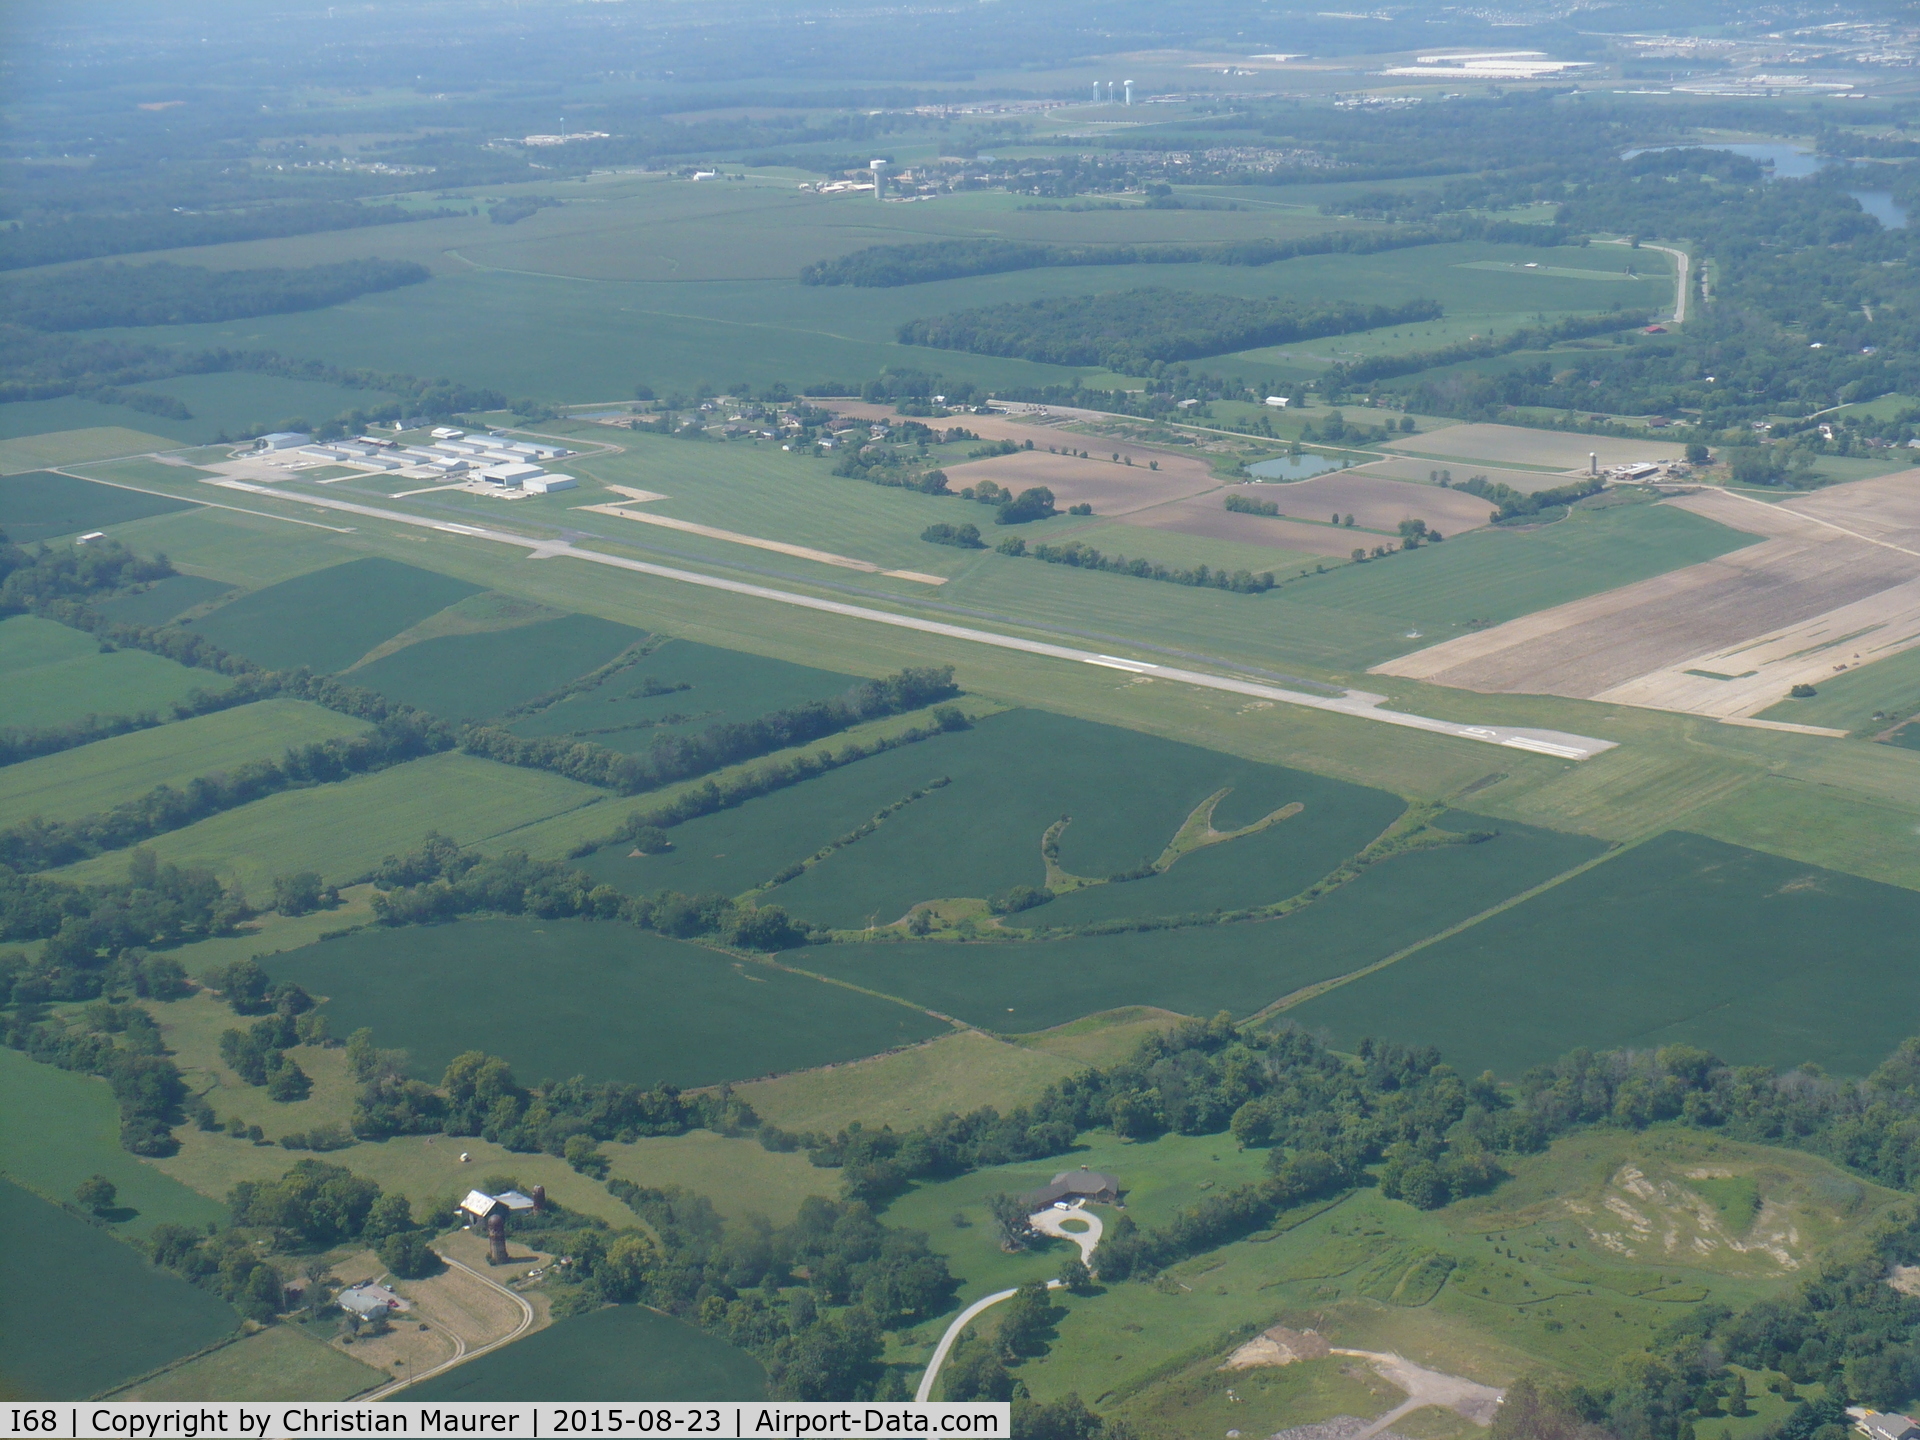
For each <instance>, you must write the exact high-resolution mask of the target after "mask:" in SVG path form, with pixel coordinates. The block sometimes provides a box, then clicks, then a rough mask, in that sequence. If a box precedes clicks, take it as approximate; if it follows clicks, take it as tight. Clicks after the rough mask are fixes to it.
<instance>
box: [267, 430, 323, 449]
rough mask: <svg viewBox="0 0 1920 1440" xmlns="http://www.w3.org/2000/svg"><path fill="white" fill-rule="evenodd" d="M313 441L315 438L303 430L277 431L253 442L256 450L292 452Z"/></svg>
mask: <svg viewBox="0 0 1920 1440" xmlns="http://www.w3.org/2000/svg"><path fill="white" fill-rule="evenodd" d="M312 439H313V436H311V435H309V434H307V433H306V432H305V431H303V430H276V431H274V432H273V433H272V434H271V435H262V436H261V437H260V438H259V439H258V440H256V441H254V442H253V447H254V449H256V450H291V449H293V447H294V446H296V445H305V444H306V443H307V442H308V441H310V440H312Z"/></svg>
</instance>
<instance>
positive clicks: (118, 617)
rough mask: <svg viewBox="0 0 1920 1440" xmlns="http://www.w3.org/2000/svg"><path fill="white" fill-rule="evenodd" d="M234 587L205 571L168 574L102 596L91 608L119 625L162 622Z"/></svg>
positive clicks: (156, 623) (162, 623)
mask: <svg viewBox="0 0 1920 1440" xmlns="http://www.w3.org/2000/svg"><path fill="white" fill-rule="evenodd" d="M232 589H233V587H232V586H231V585H228V584H226V583H225V582H224V581H220V580H210V579H208V578H207V577H206V576H204V575H169V576H168V577H167V578H166V579H165V580H160V581H156V582H155V583H154V584H152V585H149V586H148V587H147V588H146V589H145V590H138V591H135V592H134V593H133V594H130V595H121V596H117V597H115V598H114V599H111V600H101V601H98V602H96V603H95V605H94V606H93V608H94V609H95V610H98V611H99V612H100V613H101V614H102V615H104V616H106V617H107V618H108V619H109V620H112V621H115V622H116V623H119V624H122V625H164V624H166V623H167V622H168V621H169V620H172V619H173V618H174V617H175V616H176V615H181V614H184V613H185V612H186V611H188V610H191V609H193V608H194V607H195V606H196V605H205V604H208V603H209V602H211V601H214V600H217V599H219V598H220V597H221V596H222V595H225V594H228V593H229V592H230V591H231V590H232Z"/></svg>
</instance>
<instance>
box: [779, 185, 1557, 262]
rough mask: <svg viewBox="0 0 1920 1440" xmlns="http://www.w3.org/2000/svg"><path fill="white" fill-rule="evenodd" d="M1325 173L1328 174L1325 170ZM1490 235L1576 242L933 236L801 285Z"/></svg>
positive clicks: (1516, 228)
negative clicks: (1114, 241) (1067, 241)
mask: <svg viewBox="0 0 1920 1440" xmlns="http://www.w3.org/2000/svg"><path fill="white" fill-rule="evenodd" d="M1322 178H1324V176H1322ZM1462 240H1485V241H1491V242H1493V243H1495V244H1502V245H1537V246H1553V245H1564V244H1568V243H1571V242H1570V238H1569V235H1568V232H1567V231H1565V230H1563V229H1560V228H1559V227H1557V226H1554V225H1519V224H1514V223H1513V222H1511V221H1502V220H1474V219H1469V218H1464V217H1462V218H1455V219H1450V220H1448V221H1447V222H1446V223H1445V224H1442V225H1435V226H1427V227H1420V228H1413V227H1408V228H1405V229H1400V228H1396V229H1393V230H1386V231H1378V230H1335V231H1329V232H1328V233H1326V234H1324V235H1308V236H1302V237H1300V238H1298V239H1290V240H1230V241H1224V242H1220V243H1213V244H1205V245H1052V244H1037V243H1029V242H1023V241H1016V240H929V241H923V242H920V243H917V244H911V245H870V246H868V247H867V248H866V249H864V250H855V251H854V252H853V253H852V254H850V255H842V256H840V257H839V258H838V259H834V260H816V261H814V262H813V263H812V264H810V265H807V266H804V267H803V268H802V269H801V271H800V283H801V284H802V285H856V286H863V287H868V288H890V287H894V286H900V285H924V284H927V283H928V282H930V281H934V280H958V279H964V278H965V277H967V276H970V275H1002V274H1005V273H1007V272H1008V271H1013V270H1039V269H1047V268H1054V267H1065V266H1081V265H1248V266H1261V265H1272V264H1275V263H1277V262H1279V261H1282V260H1292V259H1296V258H1298V257H1300V256H1303V255H1376V254H1380V253H1381V252H1383V251H1388V250H1405V249H1411V248H1415V247H1418V246H1423V245H1450V244H1455V243H1458V242H1459V241H1462Z"/></svg>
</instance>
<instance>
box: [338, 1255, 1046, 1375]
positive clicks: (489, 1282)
mask: <svg viewBox="0 0 1920 1440" xmlns="http://www.w3.org/2000/svg"><path fill="white" fill-rule="evenodd" d="M434 1253H435V1254H436V1255H439V1254H440V1252H439V1251H437V1250H436V1251H435V1252H434ZM440 1258H441V1259H442V1260H444V1261H445V1262H446V1263H447V1264H448V1265H449V1266H451V1267H452V1268H453V1269H455V1270H459V1271H463V1272H465V1273H466V1274H468V1275H471V1276H472V1277H473V1278H474V1279H476V1280H478V1281H479V1282H480V1283H481V1284H482V1285H486V1286H489V1287H491V1288H492V1289H495V1290H498V1291H499V1292H500V1293H501V1294H502V1295H504V1296H506V1297H507V1298H508V1299H509V1300H511V1301H512V1302H513V1303H514V1304H515V1305H517V1306H519V1307H520V1323H519V1324H518V1325H516V1326H514V1327H513V1329H511V1330H509V1331H508V1332H507V1333H506V1334H504V1335H502V1336H501V1337H500V1338H499V1339H498V1340H489V1341H488V1342H487V1343H486V1344H484V1345H482V1346H480V1347H478V1348H477V1349H473V1350H469V1349H468V1348H467V1342H466V1341H464V1340H462V1339H461V1338H460V1337H459V1336H458V1335H457V1334H454V1332H453V1331H452V1330H451V1329H449V1328H448V1327H445V1326H442V1327H441V1328H442V1329H445V1330H446V1331H447V1333H448V1334H449V1335H453V1343H454V1344H455V1345H456V1346H458V1347H459V1349H458V1351H457V1352H456V1353H455V1354H454V1356H453V1358H452V1359H450V1360H443V1361H441V1362H440V1363H439V1364H438V1365H436V1366H434V1367H433V1368H432V1369H431V1370H422V1371H421V1372H420V1373H419V1374H418V1375H409V1376H407V1377H406V1378H405V1379H401V1380H395V1381H394V1382H393V1383H391V1384H389V1385H382V1386H381V1387H380V1388H379V1389H378V1390H372V1391H369V1392H368V1393H367V1394H365V1395H362V1396H360V1397H359V1398H360V1399H362V1400H384V1399H386V1398H387V1396H389V1395H391V1394H393V1393H394V1392H395V1391H396V1390H404V1389H406V1388H407V1386H409V1385H417V1384H419V1383H420V1382H421V1381H422V1380H426V1379H429V1378H430V1377H432V1376H435V1375H439V1374H441V1373H442V1372H444V1371H447V1370H451V1369H453V1367H454V1366H456V1365H464V1364H466V1363H467V1361H469V1360H472V1359H474V1358H475V1357H476V1356H480V1355H484V1354H486V1353H487V1352H488V1351H489V1350H498V1349H499V1348H500V1347H501V1346H502V1345H511V1344H512V1343H513V1342H514V1341H515V1340H518V1339H519V1338H520V1337H521V1336H522V1335H524V1334H526V1333H527V1330H528V1328H529V1327H530V1326H532V1324H533V1306H532V1305H531V1304H529V1303H528V1301H527V1297H526V1296H524V1295H522V1294H520V1293H518V1292H517V1291H514V1290H509V1289H508V1288H507V1287H506V1286H504V1285H502V1284H501V1283H500V1282H499V1281H498V1280H495V1279H494V1278H493V1277H492V1276H490V1275H482V1274H481V1273H480V1272H479V1271H478V1270H476V1269H474V1268H473V1267H472V1266H471V1265H463V1264H461V1263H460V1262H459V1261H458V1260H455V1259H454V1258H453V1257H452V1256H451V1255H440ZM1007 1293H1008V1294H1009V1295H1011V1294H1012V1293H1013V1292H1012V1291H1011V1290H1009V1291H1008V1292H1007Z"/></svg>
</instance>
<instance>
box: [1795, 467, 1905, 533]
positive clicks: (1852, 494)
mask: <svg viewBox="0 0 1920 1440" xmlns="http://www.w3.org/2000/svg"><path fill="white" fill-rule="evenodd" d="M1786 508H1787V509H1788V510H1791V511H1798V512H1799V513H1800V514H1802V515H1812V516H1815V517H1817V518H1819V519H1821V520H1826V521H1828V522H1830V523H1832V524H1835V525H1842V526H1845V527H1846V528H1847V529H1849V530H1857V531H1859V532H1860V533H1861V534H1862V535H1865V536H1868V537H1869V538H1871V539H1874V540H1885V541H1887V542H1888V543H1890V544H1894V545H1905V546H1907V547H1908V548H1909V549H1913V550H1920V470H1901V471H1898V472H1896V473H1894V474H1892V475H1877V476H1875V477H1874V478H1873V479H1871V480H1855V481H1854V482H1853V483H1851V484H1849V485H1834V486H1831V487H1829V488H1828V489H1825V490H1822V491H1820V492H1819V493H1818V494H1815V495H1808V496H1805V497H1799V496H1796V497H1795V498H1794V499H1792V500H1789V501H1787V502H1786Z"/></svg>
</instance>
